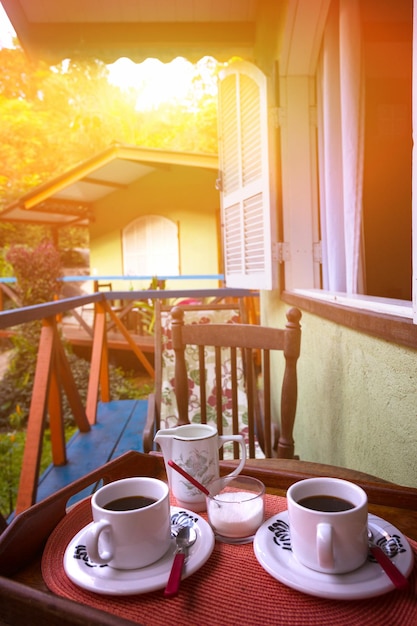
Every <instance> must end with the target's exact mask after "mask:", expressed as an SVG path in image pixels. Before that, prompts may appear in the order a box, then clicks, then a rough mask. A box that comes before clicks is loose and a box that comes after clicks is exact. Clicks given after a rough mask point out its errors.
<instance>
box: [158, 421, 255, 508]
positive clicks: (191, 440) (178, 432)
mask: <svg viewBox="0 0 417 626" xmlns="http://www.w3.org/2000/svg"><path fill="white" fill-rule="evenodd" d="M228 441H237V442H238V443H239V444H240V447H241V450H242V454H241V460H240V463H239V465H238V466H237V468H236V469H235V470H233V472H231V473H230V474H229V476H237V475H238V474H239V473H240V472H241V471H242V469H243V467H244V465H245V461H246V446H245V440H244V437H243V435H219V434H218V432H217V429H216V428H215V427H214V426H211V425H209V424H185V425H184V426H177V427H175V428H167V429H162V430H158V432H157V433H156V435H155V443H157V444H158V445H159V446H160V448H161V450H162V454H163V456H164V461H165V468H166V472H167V476H168V482H169V486H170V489H171V491H172V493H173V495H174V497H175V499H176V500H177V504H178V506H183V507H184V508H188V509H191V510H192V511H204V510H205V508H206V498H205V495H204V494H203V493H201V491H200V490H199V489H197V487H195V486H194V485H192V484H191V483H190V482H189V481H188V480H187V479H186V478H184V477H183V476H182V475H181V474H179V473H178V472H176V471H175V470H174V469H172V468H171V467H170V466H169V465H168V461H170V460H172V461H174V462H175V463H176V464H177V465H179V466H180V467H182V468H183V469H184V470H185V471H186V472H188V473H189V474H191V476H194V478H196V480H198V481H199V482H200V483H202V484H203V485H208V483H209V482H211V481H212V480H214V479H215V478H218V477H219V448H221V446H222V445H224V444H225V443H226V442H228Z"/></svg>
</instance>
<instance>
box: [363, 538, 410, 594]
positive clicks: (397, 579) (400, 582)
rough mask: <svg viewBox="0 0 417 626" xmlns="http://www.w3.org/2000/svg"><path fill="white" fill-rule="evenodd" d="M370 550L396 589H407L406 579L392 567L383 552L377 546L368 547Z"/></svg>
mask: <svg viewBox="0 0 417 626" xmlns="http://www.w3.org/2000/svg"><path fill="white" fill-rule="evenodd" d="M370 550H371V553H372V555H373V556H374V557H375V558H376V560H377V561H378V563H379V564H380V565H381V567H382V568H383V570H384V571H385V573H386V574H387V576H389V577H390V579H391V580H392V582H393V583H394V585H395V586H396V587H397V589H406V588H407V587H408V580H407V578H406V577H405V576H404V575H403V574H402V573H401V572H400V570H399V569H398V567H397V566H396V565H394V563H393V562H392V561H391V559H390V558H389V557H388V556H387V555H386V554H385V552H384V551H383V550H381V548H379V547H378V546H370Z"/></svg>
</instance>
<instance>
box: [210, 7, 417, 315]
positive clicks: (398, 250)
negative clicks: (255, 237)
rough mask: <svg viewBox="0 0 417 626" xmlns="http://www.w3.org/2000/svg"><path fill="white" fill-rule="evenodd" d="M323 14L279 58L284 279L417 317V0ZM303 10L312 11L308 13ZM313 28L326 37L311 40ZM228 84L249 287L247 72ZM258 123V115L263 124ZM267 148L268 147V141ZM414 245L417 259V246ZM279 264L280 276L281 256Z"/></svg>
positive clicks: (234, 236)
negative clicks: (416, 130)
mask: <svg viewBox="0 0 417 626" xmlns="http://www.w3.org/2000/svg"><path fill="white" fill-rule="evenodd" d="M311 17H312V16H310V18H311ZM319 17H320V16H319ZM319 17H317V23H316V24H314V23H312V24H309V25H306V24H304V27H303V28H296V27H295V26H294V28H292V29H288V30H289V31H290V32H291V37H292V39H291V37H290V38H289V42H288V44H287V45H288V50H287V51H285V50H284V52H283V53H282V55H281V65H280V67H279V71H280V76H279V99H280V102H279V115H278V116H277V118H278V119H279V121H280V128H279V133H280V155H279V157H280V163H281V166H280V167H281V170H282V189H281V193H282V207H283V208H282V213H283V215H282V223H283V232H282V237H281V238H282V244H281V247H280V251H281V255H282V260H283V263H284V267H285V270H284V273H285V285H283V287H284V288H285V290H286V291H289V292H292V293H298V294H301V295H307V296H308V297H310V298H315V299H318V300H321V301H327V302H333V303H334V302H336V303H339V304H344V305H347V306H350V307H354V308H357V309H362V310H366V311H374V312H378V313H389V314H392V315H395V316H399V317H403V318H411V317H412V252H413V245H412V238H411V234H412V194H411V191H412V119H411V116H412V106H411V91H412V39H413V32H412V0H406V1H405V2H403V3H398V2H396V1H395V0H391V1H390V2H386V3H384V5H383V7H382V5H380V4H379V3H378V2H375V3H373V2H369V3H362V2H351V1H350V0H338V1H337V2H331V3H330V8H329V11H328V13H327V15H325V16H324V18H323V16H321V17H320V19H319ZM294 19H300V20H301V19H303V16H302V15H301V12H300V13H299V14H297V15H296V16H295V17H294ZM320 20H321V22H320ZM312 22H314V20H313V21H312ZM305 28H309V29H310V30H311V32H312V33H314V36H316V35H317V39H316V40H315V41H313V39H314V38H313V36H312V37H311V46H310V47H309V45H308V44H309V43H310V40H309V39H308V38H306V36H305V33H306V30H305ZM303 33H304V34H303ZM297 37H298V39H297ZM300 37H301V38H302V41H300ZM302 54H305V60H303V59H302V58H301V56H300V55H302ZM291 63H292V64H293V67H292V66H291ZM244 72H245V73H246V74H247V75H250V74H249V72H247V70H246V69H245V68H244ZM231 76H233V73H232V71H231V72H230V74H229V77H228V78H230V77H231ZM257 85H258V87H259V90H260V91H259V93H258V95H257V101H261V102H262V99H263V98H264V95H263V93H265V90H266V85H265V82H262V80H259V81H257ZM222 89H223V90H224V93H221V99H220V103H221V104H222V102H223V101H224V100H227V98H228V101H229V102H233V103H236V111H237V114H236V113H235V116H236V117H237V121H235V120H234V119H233V118H231V119H226V115H225V113H224V111H223V107H222V106H220V126H221V135H222V137H221V144H220V146H221V149H220V152H221V156H222V161H224V162H225V163H226V164H223V165H222V168H223V218H224V220H225V228H226V233H225V249H226V253H227V250H228V247H229V249H230V254H231V259H232V261H234V262H235V263H236V268H235V266H234V265H233V264H232V269H233V270H236V271H235V272H234V274H235V278H234V282H233V286H248V283H247V282H245V278H247V276H245V272H244V271H243V272H241V273H240V274H239V271H238V268H239V270H241V269H242V268H243V269H244V262H245V261H241V259H245V255H244V254H243V253H242V250H243V248H244V246H245V244H246V241H247V238H246V236H245V235H244V228H243V227H242V221H243V222H244V215H245V205H244V201H243V200H242V197H243V195H239V197H238V200H236V201H234V199H233V197H232V194H231V193H229V187H232V188H233V189H238V188H239V190H240V193H241V192H242V189H243V187H244V186H243V184H241V183H242V181H243V180H244V175H245V172H244V152H243V150H242V148H241V144H244V142H245V132H246V131H245V126H244V124H242V123H241V121H240V120H241V119H244V115H241V113H240V109H239V105H240V101H241V100H243V107H244V106H245V103H246V102H249V98H246V99H244V98H242V94H243V93H244V88H243V87H242V85H241V83H240V82H239V78H238V76H237V74H236V75H235V76H234V79H233V81H232V80H231V79H230V80H229V84H228V85H226V83H225V82H224V81H223V86H221V90H222ZM227 110H228V109H226V111H227ZM248 110H250V111H251V115H252V117H253V116H258V115H261V116H263V118H264V119H267V114H266V111H265V109H262V113H261V112H260V108H259V107H258V106H254V104H253V103H251V105H250V106H249V109H248ZM223 118H224V119H223ZM257 123H258V124H259V123H260V121H259V120H258V122H257V121H256V120H255V121H254V120H252V121H251V127H252V128H256V124H257ZM223 135H224V137H223ZM257 136H258V137H260V136H261V135H260V134H259V135H258V134H257ZM225 137H226V139H227V142H229V144H227V143H226V139H225ZM262 141H264V139H262ZM261 151H262V153H263V154H268V148H267V145H266V142H265V143H264V146H263V149H262V150H261ZM259 152H260V150H258V152H257V153H256V152H255V151H254V152H253V155H255V154H259ZM277 160H278V159H277ZM228 168H229V171H228ZM228 176H229V181H228V180H227V177H228ZM239 185H240V187H239ZM228 186H229V187H228ZM239 203H240V204H239ZM264 209H265V212H264V213H263V214H262V216H263V219H264V220H265V222H264V226H265V228H266V230H267V229H268V228H269V229H270V230H269V234H270V235H272V236H271V239H270V242H269V243H267V239H266V237H263V242H264V246H265V248H267V247H268V245H269V246H270V250H273V241H274V237H273V233H274V232H275V231H274V227H273V226H272V221H271V220H272V218H271V215H269V216H268V217H266V215H267V213H268V211H269V212H270V213H276V209H275V204H273V203H271V201H270V200H269V202H265V203H264ZM229 211H230V213H231V218H230V222H231V225H229V223H228V221H227V217H228V215H227V214H228V212H229ZM260 216H261V214H260V213H259V214H258V216H257V218H258V220H260V219H261V217H260ZM228 228H229V233H228V232H227V229H228ZM228 234H229V237H228ZM229 240H230V241H229ZM414 247H415V248H416V252H415V256H416V259H417V243H416V244H415V245H414ZM268 262H270V263H271V266H272V272H273V273H274V272H275V271H276V265H277V262H276V261H275V260H274V257H273V255H272V253H271V257H270V259H269V261H268ZM416 263H417V261H416ZM226 276H227V278H228V279H229V276H228V273H227V272H226ZM228 284H231V283H229V282H228ZM271 284H275V283H274V281H271ZM260 288H261V289H265V288H268V287H265V286H264V284H263V285H261V286H260ZM416 306H417V304H416Z"/></svg>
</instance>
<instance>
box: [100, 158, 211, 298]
mask: <svg viewBox="0 0 417 626" xmlns="http://www.w3.org/2000/svg"><path fill="white" fill-rule="evenodd" d="M216 177H217V172H215V171H213V170H206V169H202V168H197V167H195V168H191V167H180V166H166V167H164V168H161V169H160V170H157V171H155V172H154V173H151V174H149V175H148V176H146V177H144V178H142V179H140V180H139V181H138V182H136V183H135V184H134V185H132V186H131V187H130V188H128V189H124V190H121V191H118V192H115V193H113V194H111V195H110V196H108V197H107V198H105V199H104V200H102V201H101V202H100V203H98V204H97V206H96V207H95V213H96V221H95V223H93V224H92V225H91V227H90V249H91V261H90V266H91V271H92V272H93V271H94V272H95V273H96V274H98V275H122V274H123V259H122V231H123V228H124V227H125V226H126V225H127V224H129V223H130V222H131V221H132V220H134V219H135V218H137V217H139V216H143V215H160V216H164V217H167V218H168V219H171V220H173V221H174V222H176V223H177V224H178V227H179V241H180V243H179V245H180V268H181V269H180V271H181V274H217V273H218V272H219V249H220V243H219V242H218V232H217V229H218V210H219V192H218V191H217V190H216V189H215V179H216ZM132 282H133V285H131V286H133V287H134V288H135V289H140V288H143V287H145V286H147V285H145V284H144V283H143V284H141V283H139V282H138V281H132ZM129 286H130V285H129V284H127V283H124V286H122V285H120V288H124V289H128V288H129ZM217 286H218V282H217V281H207V280H205V281H204V283H201V282H200V283H199V284H198V285H197V284H196V282H195V281H177V280H175V281H170V282H168V284H167V288H184V289H185V288H192V287H194V288H196V287H217ZM113 288H119V286H118V285H114V286H113Z"/></svg>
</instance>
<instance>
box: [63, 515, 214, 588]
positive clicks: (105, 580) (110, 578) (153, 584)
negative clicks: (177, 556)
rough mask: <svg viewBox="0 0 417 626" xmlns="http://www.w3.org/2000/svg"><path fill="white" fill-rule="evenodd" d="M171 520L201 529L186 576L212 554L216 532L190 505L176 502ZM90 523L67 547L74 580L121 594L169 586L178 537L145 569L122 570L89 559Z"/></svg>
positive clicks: (68, 566)
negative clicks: (88, 536) (185, 507)
mask: <svg viewBox="0 0 417 626" xmlns="http://www.w3.org/2000/svg"><path fill="white" fill-rule="evenodd" d="M171 523H172V525H176V524H178V525H182V526H186V525H188V526H192V527H193V528H194V529H195V531H196V533H197V540H196V542H195V543H194V544H193V545H192V546H191V547H190V550H189V553H188V558H187V559H186V562H185V565H184V570H183V574H182V578H187V577H188V576H191V574H194V572H196V571H197V570H198V569H200V567H202V565H204V563H205V562H206V561H207V560H208V558H209V557H210V555H211V553H212V552H213V548H214V543H215V540H214V534H213V531H212V530H211V528H210V526H209V524H208V523H207V522H206V521H205V520H204V519H203V518H202V517H200V516H199V515H197V514H196V513H193V512H192V511H188V510H187V509H181V508H179V507H174V506H172V507H171ZM90 526H91V524H88V525H87V526H85V527H84V528H83V529H82V530H80V532H79V533H77V534H76V535H75V537H74V538H73V539H72V540H71V541H70V543H69V544H68V546H67V548H66V550H65V554H64V570H65V573H66V575H67V576H68V578H70V580H72V582H73V583H75V584H76V585H78V586H79V587H82V588H83V589H88V590H89V591H94V592H95V593H100V594H106V595H117V596H123V595H130V594H136V593H146V592H148V591H155V590H157V589H163V588H164V587H165V586H166V584H167V582H168V577H169V573H170V571H171V566H172V561H173V558H174V553H175V548H176V545H175V539H172V543H171V547H170V548H169V550H168V551H167V552H166V553H165V555H164V556H163V557H162V558H161V559H159V561H157V562H156V563H153V564H152V565H149V566H148V567H143V568H141V569H135V570H118V569H114V568H112V567H109V566H108V565H96V564H95V563H92V562H91V561H90V560H89V558H88V556H87V551H86V547H85V541H84V539H83V537H84V535H85V532H86V530H87V528H89V527H90Z"/></svg>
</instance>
